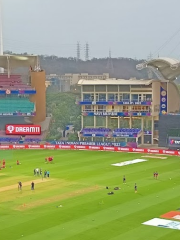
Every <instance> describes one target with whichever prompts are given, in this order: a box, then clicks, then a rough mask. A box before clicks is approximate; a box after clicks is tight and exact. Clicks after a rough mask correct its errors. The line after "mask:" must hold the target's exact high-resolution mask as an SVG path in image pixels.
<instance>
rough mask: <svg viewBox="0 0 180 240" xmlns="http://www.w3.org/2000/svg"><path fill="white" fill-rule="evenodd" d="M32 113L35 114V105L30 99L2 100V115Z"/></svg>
mask: <svg viewBox="0 0 180 240" xmlns="http://www.w3.org/2000/svg"><path fill="white" fill-rule="evenodd" d="M16 112H20V113H31V112H34V103H32V102H30V101H29V100H28V98H24V97H22V98H19V97H9V98H1V99H0V113H16Z"/></svg>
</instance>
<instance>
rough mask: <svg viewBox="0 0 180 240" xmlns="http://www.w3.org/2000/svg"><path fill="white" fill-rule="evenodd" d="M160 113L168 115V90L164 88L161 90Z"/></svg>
mask: <svg viewBox="0 0 180 240" xmlns="http://www.w3.org/2000/svg"><path fill="white" fill-rule="evenodd" d="M160 113H162V114H166V113H167V90H166V89H165V88H163V87H162V86H161V88H160Z"/></svg>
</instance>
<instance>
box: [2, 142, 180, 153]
mask: <svg viewBox="0 0 180 240" xmlns="http://www.w3.org/2000/svg"><path fill="white" fill-rule="evenodd" d="M4 149H65V150H94V151H96V150H97V151H98V150H99V151H111V152H131V153H149V154H161V155H163V154H164V155H173V156H180V151H173V150H164V149H147V148H132V147H119V146H95V145H90V146H87V145H80V144H78V145H75V144H69V145H68V144H66V145H65V144H48V143H47V144H46V145H43V144H30V145H29V144H25V145H24V144H14V145H7V144H5V145H0V150H4Z"/></svg>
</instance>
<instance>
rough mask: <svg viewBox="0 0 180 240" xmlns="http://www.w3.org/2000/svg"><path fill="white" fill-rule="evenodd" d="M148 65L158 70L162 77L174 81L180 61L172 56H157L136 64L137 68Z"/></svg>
mask: <svg viewBox="0 0 180 240" xmlns="http://www.w3.org/2000/svg"><path fill="white" fill-rule="evenodd" d="M146 67H150V68H154V69H155V70H156V71H157V70H158V71H159V72H160V74H161V75H162V77H163V78H164V79H167V80H170V81H174V80H175V79H176V78H177V77H179V75H180V61H179V60H177V59H173V58H166V57H165V58H157V59H152V60H150V61H148V62H145V63H142V64H139V65H137V66H136V68H137V69H138V70H141V69H143V68H146Z"/></svg>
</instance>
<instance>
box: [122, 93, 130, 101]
mask: <svg viewBox="0 0 180 240" xmlns="http://www.w3.org/2000/svg"><path fill="white" fill-rule="evenodd" d="M123 101H130V94H129V93H123Z"/></svg>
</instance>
